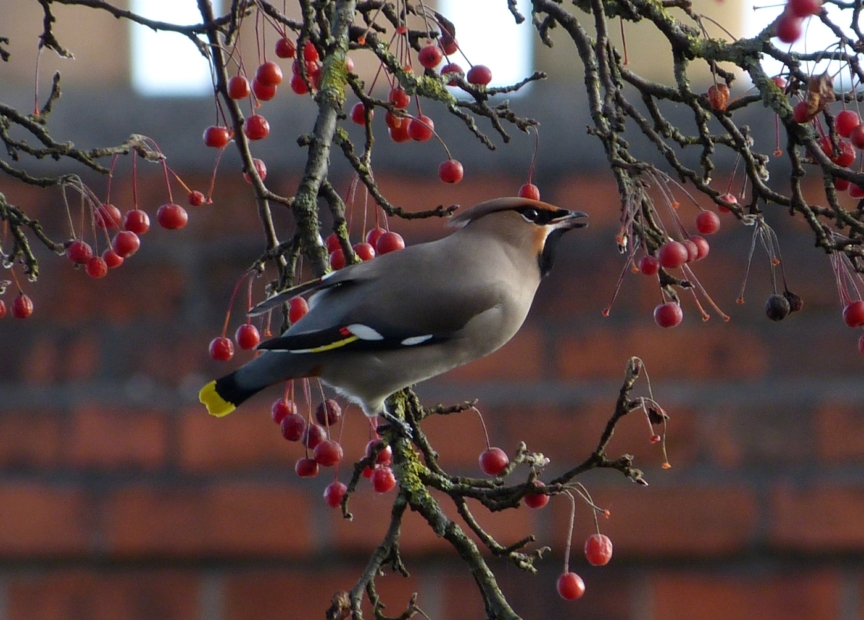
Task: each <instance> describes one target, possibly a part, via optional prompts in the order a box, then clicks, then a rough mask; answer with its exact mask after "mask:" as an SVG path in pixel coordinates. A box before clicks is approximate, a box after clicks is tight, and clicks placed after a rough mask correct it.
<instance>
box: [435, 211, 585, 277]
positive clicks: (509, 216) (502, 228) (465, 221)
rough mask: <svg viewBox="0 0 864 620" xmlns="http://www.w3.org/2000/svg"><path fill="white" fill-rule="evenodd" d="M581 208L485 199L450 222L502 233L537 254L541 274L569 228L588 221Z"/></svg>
mask: <svg viewBox="0 0 864 620" xmlns="http://www.w3.org/2000/svg"><path fill="white" fill-rule="evenodd" d="M585 217H588V215H587V214H585V213H582V212H581V211H568V210H567V209H562V208H560V207H556V206H555V205H552V204H549V203H548V202H541V201H539V200H531V199H529V198H497V199H495V200H489V201H486V202H481V203H480V204H478V205H474V206H473V207H471V208H470V209H467V210H465V211H463V212H462V213H460V214H459V215H456V216H455V217H453V218H452V219H451V220H450V223H449V225H450V226H453V227H456V228H466V229H477V230H478V231H479V230H483V231H484V232H489V233H491V234H493V235H496V236H499V237H501V239H502V240H504V241H507V242H509V243H511V244H514V245H515V246H516V247H517V248H519V249H524V251H525V252H526V253H529V254H531V255H532V256H535V257H536V259H537V264H538V266H539V268H540V275H541V276H546V275H547V274H548V273H549V271H550V270H551V269H552V263H553V262H554V260H555V251H556V249H557V247H558V242H559V241H560V239H561V237H562V236H563V235H564V233H565V232H567V231H568V230H573V229H574V228H584V227H585V226H587V225H588V223H587V222H584V221H582V219H581V218H585Z"/></svg>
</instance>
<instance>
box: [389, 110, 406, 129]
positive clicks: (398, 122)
mask: <svg viewBox="0 0 864 620" xmlns="http://www.w3.org/2000/svg"><path fill="white" fill-rule="evenodd" d="M384 123H385V124H386V125H387V127H388V128H390V129H398V128H399V127H401V126H402V124H403V123H405V124H406V125H407V121H406V120H405V117H404V116H396V115H395V114H393V112H391V111H390V110H387V112H386V113H385V114H384Z"/></svg>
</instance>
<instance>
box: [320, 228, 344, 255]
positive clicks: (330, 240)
mask: <svg viewBox="0 0 864 620" xmlns="http://www.w3.org/2000/svg"><path fill="white" fill-rule="evenodd" d="M324 245H326V246H327V251H328V252H329V253H331V254H332V253H333V252H335V251H336V250H339V249H341V248H342V242H341V241H339V235H337V234H336V233H335V232H333V233H330V234H329V235H327V238H326V239H325V240H324Z"/></svg>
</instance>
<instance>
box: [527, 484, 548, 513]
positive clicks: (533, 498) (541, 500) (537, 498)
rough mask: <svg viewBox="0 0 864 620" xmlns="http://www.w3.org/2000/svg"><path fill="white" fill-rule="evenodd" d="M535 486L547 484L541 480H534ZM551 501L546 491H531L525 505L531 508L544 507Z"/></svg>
mask: <svg viewBox="0 0 864 620" xmlns="http://www.w3.org/2000/svg"><path fill="white" fill-rule="evenodd" d="M534 486H535V487H545V486H546V485H545V484H543V483H542V482H540V481H539V480H535V481H534ZM548 503H549V496H548V495H546V494H545V493H529V494H528V495H526V496H525V505H526V506H528V507H529V508H535V509H536V508H543V506H545V505H546V504H548Z"/></svg>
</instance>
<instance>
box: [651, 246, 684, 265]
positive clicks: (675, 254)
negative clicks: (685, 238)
mask: <svg viewBox="0 0 864 620" xmlns="http://www.w3.org/2000/svg"><path fill="white" fill-rule="evenodd" d="M688 257H689V253H688V252H687V246H685V245H684V244H683V243H681V242H680V241H669V242H668V243H665V244H663V245H661V246H660V249H659V250H657V260H659V261H660V264H661V265H663V267H665V268H666V269H675V268H676V267H680V266H681V265H683V264H684V263H686V262H687V259H688Z"/></svg>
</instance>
